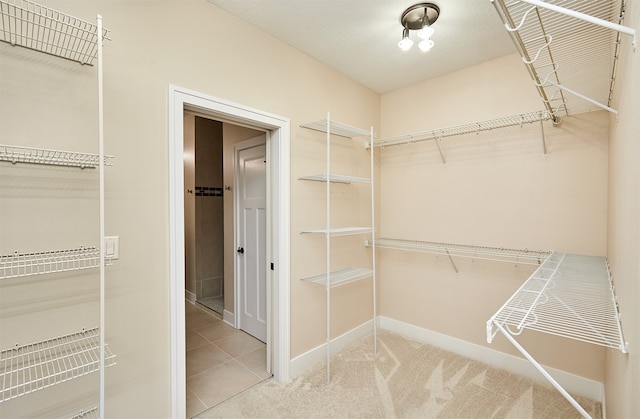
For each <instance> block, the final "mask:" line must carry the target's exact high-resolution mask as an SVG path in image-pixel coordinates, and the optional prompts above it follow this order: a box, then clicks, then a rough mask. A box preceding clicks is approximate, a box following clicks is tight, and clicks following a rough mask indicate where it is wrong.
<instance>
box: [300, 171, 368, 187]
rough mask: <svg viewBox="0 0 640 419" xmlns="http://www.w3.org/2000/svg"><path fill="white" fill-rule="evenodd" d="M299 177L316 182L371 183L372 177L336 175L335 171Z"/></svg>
mask: <svg viewBox="0 0 640 419" xmlns="http://www.w3.org/2000/svg"><path fill="white" fill-rule="evenodd" d="M298 179H300V180H312V181H316V182H327V181H329V182H333V183H344V184H350V183H365V184H370V183H371V179H369V178H364V177H357V176H344V175H336V174H333V173H330V174H327V173H320V174H317V175H309V176H301V177H299V178H298Z"/></svg>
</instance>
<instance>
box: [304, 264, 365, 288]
mask: <svg viewBox="0 0 640 419" xmlns="http://www.w3.org/2000/svg"><path fill="white" fill-rule="evenodd" d="M372 275H373V270H371V269H365V268H354V267H350V268H344V269H340V270H337V271H332V272H330V273H329V275H328V276H329V286H330V287H337V286H340V285H345V284H348V283H350V282H354V281H358V280H360V279H364V278H368V277H371V276H372ZM302 279H303V280H305V281H310V282H313V283H315V284H320V285H326V284H327V274H326V273H325V274H320V275H314V276H310V277H308V278H302Z"/></svg>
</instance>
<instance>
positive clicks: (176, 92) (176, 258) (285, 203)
mask: <svg viewBox="0 0 640 419" xmlns="http://www.w3.org/2000/svg"><path fill="white" fill-rule="evenodd" d="M185 110H191V111H196V112H199V113H202V114H205V115H208V116H210V117H212V118H213V119H216V120H220V121H225V122H231V123H235V124H239V125H244V126H248V127H252V128H256V129H262V130H265V131H266V132H267V159H268V160H269V161H270V170H269V172H270V173H269V174H268V176H271V177H270V181H271V183H270V187H269V188H268V189H269V190H268V200H269V205H270V208H271V214H272V215H271V220H270V223H271V225H272V227H271V229H270V230H271V234H270V236H269V237H267V247H268V252H269V254H270V255H271V258H272V261H273V262H274V270H273V272H272V275H271V277H272V278H273V280H272V281H271V289H270V307H271V314H272V316H273V317H272V321H271V322H270V323H271V324H270V328H269V330H268V335H269V336H270V341H269V342H268V345H270V349H271V352H272V360H273V364H272V366H271V369H272V372H273V375H274V377H275V379H276V380H278V381H287V380H288V379H289V377H290V366H291V357H290V349H289V348H290V335H289V331H290V298H289V289H290V285H289V282H290V239H289V237H290V221H289V220H290V213H289V212H290V192H289V184H290V163H291V162H290V132H291V128H290V121H289V119H288V118H284V117H281V116H278V115H274V114H270V113H268V112H265V111H261V110H258V109H253V108H250V107H247V106H244V105H240V104H236V103H233V102H229V101H226V100H223V99H219V98H216V97H213V96H209V95H206V94H203V93H199V92H196V91H193V90H189V89H186V88H183V87H179V86H175V85H169V121H168V122H169V124H168V125H169V133H168V134H169V135H168V137H169V138H168V143H169V150H168V152H169V269H170V273H169V276H170V281H169V282H170V300H171V301H170V303H171V308H170V315H171V321H170V329H171V340H170V345H171V348H170V362H171V416H172V417H175V418H183V417H185V416H186V379H185V377H186V354H185V316H184V310H185V306H184V305H185V287H184V201H183V196H184V195H183V193H184V164H183V153H184V147H183V122H184V121H183V113H184V111H185Z"/></svg>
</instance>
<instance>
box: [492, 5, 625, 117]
mask: <svg viewBox="0 0 640 419" xmlns="http://www.w3.org/2000/svg"><path fill="white" fill-rule="evenodd" d="M492 3H493V5H494V6H495V8H496V12H497V13H498V15H499V16H500V19H501V20H502V22H503V23H504V25H505V28H506V30H507V31H508V33H509V35H510V36H511V39H512V41H513V43H514V45H515V46H516V49H517V51H518V53H519V54H520V56H521V58H522V61H523V63H524V64H525V66H526V67H527V69H528V71H529V74H530V75H531V78H532V80H533V84H534V85H535V87H536V89H537V90H538V93H539V95H540V98H541V99H542V102H543V105H544V106H545V108H546V109H547V111H548V112H549V113H550V114H551V115H552V117H553V119H554V121H558V120H559V118H561V117H562V116H564V115H567V114H569V113H570V111H571V113H578V112H587V111H592V110H597V109H605V110H608V111H610V112H612V113H616V114H617V111H616V110H615V109H612V108H611V107H610V105H611V98H612V94H613V88H614V82H615V73H616V67H617V65H616V64H617V59H618V56H619V48H620V42H621V36H620V35H621V34H622V33H625V34H627V35H631V36H633V41H632V43H633V44H634V48H635V29H631V28H626V27H624V26H622V25H621V24H620V23H621V22H622V20H623V16H624V3H625V1H624V0H592V1H582V2H577V1H574V0H547V1H539V0H515V1H511V0H509V1H506V0H492ZM569 97H571V98H572V99H571V106H569V102H570V101H569ZM576 98H578V100H574V99H576Z"/></svg>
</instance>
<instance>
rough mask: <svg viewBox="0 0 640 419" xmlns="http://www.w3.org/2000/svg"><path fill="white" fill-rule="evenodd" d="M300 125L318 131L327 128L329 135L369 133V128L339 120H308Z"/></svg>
mask: <svg viewBox="0 0 640 419" xmlns="http://www.w3.org/2000/svg"><path fill="white" fill-rule="evenodd" d="M300 126H301V127H302V128H308V129H312V130H315V131H320V132H327V130H329V132H330V133H331V135H337V136H340V137H345V138H355V137H365V136H369V135H370V134H371V131H369V130H365V129H361V128H356V127H352V126H350V125H347V124H343V123H341V122H336V121H333V120H327V119H321V120H319V121H314V122H309V123H306V124H302V125H300Z"/></svg>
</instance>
